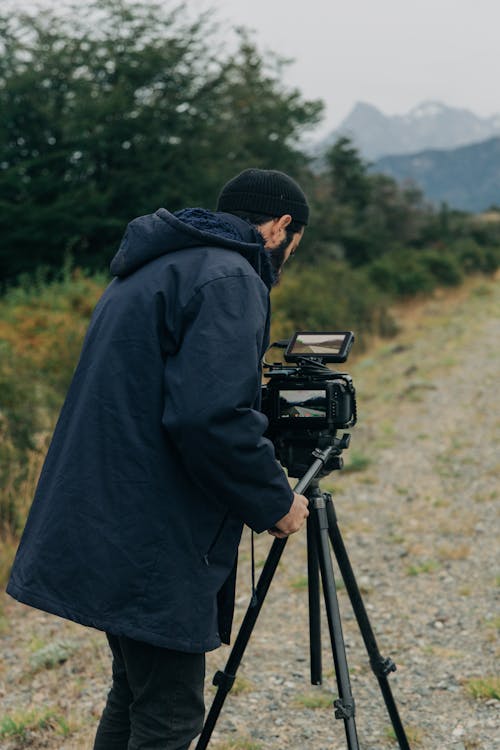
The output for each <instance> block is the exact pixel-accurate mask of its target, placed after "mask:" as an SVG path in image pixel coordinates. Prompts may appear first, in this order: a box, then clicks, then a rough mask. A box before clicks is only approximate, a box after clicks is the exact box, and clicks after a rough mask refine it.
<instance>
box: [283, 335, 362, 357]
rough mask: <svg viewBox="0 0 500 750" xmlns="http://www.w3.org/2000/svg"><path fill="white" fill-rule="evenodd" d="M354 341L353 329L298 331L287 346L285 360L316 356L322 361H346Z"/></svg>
mask: <svg viewBox="0 0 500 750" xmlns="http://www.w3.org/2000/svg"><path fill="white" fill-rule="evenodd" d="M353 342H354V335H353V333H352V331H330V332H313V331H297V333H295V334H294V335H293V337H292V338H291V339H290V343H289V344H288V346H287V348H286V352H285V360H286V361H287V362H297V361H299V360H301V359H313V358H314V359H321V361H322V362H345V361H346V359H347V357H348V355H349V351H350V349H351V346H352V344H353Z"/></svg>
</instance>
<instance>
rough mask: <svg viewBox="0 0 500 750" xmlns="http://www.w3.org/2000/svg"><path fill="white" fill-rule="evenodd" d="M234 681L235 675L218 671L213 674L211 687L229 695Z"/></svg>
mask: <svg viewBox="0 0 500 750" xmlns="http://www.w3.org/2000/svg"><path fill="white" fill-rule="evenodd" d="M235 679H236V675H235V674H227V672H221V671H220V670H219V671H218V672H216V673H215V674H214V678H213V680H212V685H215V686H216V687H218V688H219V690H222V691H223V692H224V693H229V691H230V690H231V688H232V687H233V685H234V681H235Z"/></svg>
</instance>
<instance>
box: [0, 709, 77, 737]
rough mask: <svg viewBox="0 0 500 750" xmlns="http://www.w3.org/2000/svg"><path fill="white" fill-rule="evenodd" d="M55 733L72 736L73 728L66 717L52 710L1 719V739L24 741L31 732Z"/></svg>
mask: <svg viewBox="0 0 500 750" xmlns="http://www.w3.org/2000/svg"><path fill="white" fill-rule="evenodd" d="M40 731H42V732H45V731H49V732H54V733H56V734H58V735H62V736H63V737H67V736H68V735H69V734H71V732H72V731H73V730H72V727H70V725H69V724H68V722H67V721H66V719H64V717H62V716H60V715H59V714H57V713H55V712H54V711H52V710H45V711H29V712H26V713H23V712H22V711H18V712H16V713H12V714H8V715H6V716H3V717H2V718H1V719H0V738H3V739H6V738H18V739H20V740H24V739H26V738H27V736H28V733H29V732H40Z"/></svg>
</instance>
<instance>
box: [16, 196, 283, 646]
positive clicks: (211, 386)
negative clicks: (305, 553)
mask: <svg viewBox="0 0 500 750" xmlns="http://www.w3.org/2000/svg"><path fill="white" fill-rule="evenodd" d="M111 271H112V273H113V274H114V276H115V278H114V279H113V281H112V282H111V283H110V285H109V286H108V288H107V289H106V291H105V292H104V294H103V296H102V297H101V299H100V301H99V302H98V304H97V306H96V309H95V311H94V314H93V316H92V319H91V322H90V325H89V328H88V331H87V335H86V337H85V341H84V344H83V349H82V352H81V356H80V360H79V362H78V365H77V368H76V371H75V374H74V377H73V380H72V383H71V385H70V388H69V391H68V394H67V397H66V400H65V403H64V406H63V408H62V411H61V414H60V417H59V420H58V423H57V425H56V429H55V432H54V435H53V438H52V442H51V445H50V448H49V451H48V454H47V457H46V460H45V464H44V467H43V470H42V473H41V476H40V480H39V483H38V487H37V491H36V495H35V498H34V501H33V505H32V508H31V510H30V513H29V517H28V521H27V524H26V527H25V530H24V533H23V536H22V539H21V543H20V546H19V549H18V552H17V555H16V559H15V562H14V566H13V569H12V573H11V578H10V581H9V584H8V588H7V591H8V593H9V594H11V595H12V596H13V597H14V598H16V599H18V600H19V601H21V602H24V603H25V604H29V605H31V606H34V607H37V608H39V609H42V610H45V611H47V612H51V613H54V614H56V615H60V616H61V617H65V618H68V619H70V620H74V621H76V622H79V623H81V624H83V625H87V626H92V627H95V628H98V629H100V630H105V631H107V632H109V633H112V634H115V635H126V636H128V637H130V638H134V639H137V640H141V641H145V642H148V643H151V644H154V645H158V646H163V647H166V648H171V649H176V650H179V651H187V652H200V653H201V652H204V651H207V650H210V649H213V648H216V647H217V646H219V645H220V642H221V640H223V641H225V642H228V641H229V632H230V625H231V620H232V613H233V607H234V580H235V566H236V558H237V549H238V544H239V541H240V536H241V532H242V527H243V524H244V523H245V524H248V526H250V527H251V528H252V529H253V530H255V531H256V532H261V531H263V530H265V529H268V528H270V527H271V526H273V525H274V524H275V523H276V521H278V520H279V519H280V518H282V517H283V516H284V515H286V513H288V511H289V509H290V506H291V503H292V500H293V493H292V490H291V488H290V486H289V484H288V481H287V479H286V476H285V474H284V472H283V470H282V468H281V467H280V465H279V464H278V462H277V461H276V459H275V455H274V449H273V446H272V443H270V442H269V440H267V439H266V438H265V437H264V432H265V430H266V427H267V420H266V418H265V417H264V415H263V414H261V413H260V412H259V411H258V405H259V397H260V384H261V383H260V380H261V370H260V362H261V358H262V355H263V352H264V350H265V348H266V347H267V345H268V332H269V290H270V286H271V283H272V268H271V266H270V263H269V259H268V255H267V252H266V251H265V250H264V248H263V246H262V241H261V239H260V235H259V234H258V233H257V232H256V231H255V230H254V229H253V228H252V227H251V226H249V225H248V224H247V223H246V222H244V221H242V220H241V219H238V218H237V217H234V216H231V215H229V214H223V213H213V212H208V211H204V210H202V209H187V210H185V211H182V212H179V213H178V214H176V215H174V214H171V213H169V212H168V211H166V210H165V209H159V210H158V211H157V212H156V213H155V214H152V215H149V216H143V217H139V218H138V219H135V220H134V221H132V222H131V223H130V224H129V226H128V228H127V231H126V233H125V235H124V238H123V240H122V243H121V245H120V248H119V250H118V252H117V254H116V256H115V257H114V259H113V261H112V263H111Z"/></svg>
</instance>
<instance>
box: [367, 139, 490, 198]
mask: <svg viewBox="0 0 500 750" xmlns="http://www.w3.org/2000/svg"><path fill="white" fill-rule="evenodd" d="M370 171H372V172H379V173H383V174H387V175H389V176H390V177H393V178H394V179H395V180H397V181H398V182H403V181H411V182H414V183H416V184H417V185H418V186H419V187H420V189H421V190H422V191H423V193H424V194H425V195H426V196H427V198H429V199H430V200H431V201H433V202H435V203H447V204H448V205H449V206H450V207H451V208H455V209H458V210H463V211H472V212H480V211H485V210H486V209H488V208H490V207H491V206H499V205H500V136H497V137H494V138H489V139H487V140H485V141H481V142H479V143H472V144H469V145H467V146H460V147H458V148H455V149H426V150H423V151H417V152H414V153H411V154H402V155H390V156H384V157H382V158H380V159H378V160H377V161H375V162H374V163H372V164H371V166H370Z"/></svg>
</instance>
